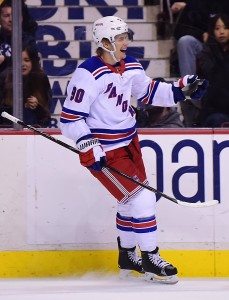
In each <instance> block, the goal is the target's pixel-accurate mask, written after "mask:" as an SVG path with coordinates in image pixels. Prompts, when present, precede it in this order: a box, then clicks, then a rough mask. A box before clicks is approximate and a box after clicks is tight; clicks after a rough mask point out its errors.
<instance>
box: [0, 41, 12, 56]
mask: <svg viewBox="0 0 229 300" xmlns="http://www.w3.org/2000/svg"><path fill="white" fill-rule="evenodd" d="M11 52H12V51H11V46H10V45H9V44H5V43H3V44H1V45H0V55H3V56H4V57H11Z"/></svg>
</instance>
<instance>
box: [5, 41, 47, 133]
mask: <svg viewBox="0 0 229 300" xmlns="http://www.w3.org/2000/svg"><path fill="white" fill-rule="evenodd" d="M22 77H23V103H24V105H23V121H24V122H25V123H26V124H30V125H33V126H37V127H47V126H48V125H49V122H50V117H51V114H50V109H49V108H50V105H51V100H52V95H51V87H50V83H49V79H48V76H47V75H46V74H45V73H44V71H43V70H42V68H41V65H40V58H39V56H38V54H37V52H36V50H34V48H33V47H31V46H27V47H25V48H23V51H22ZM12 84H13V83H12V68H8V69H7V70H5V71H4V72H3V73H2V74H1V77H0V110H1V111H6V112H8V113H9V114H12V109H13V103H12V99H13V90H12V89H13V86H12ZM0 124H2V125H7V124H11V122H8V120H7V119H4V118H0ZM0 126H1V125H0Z"/></svg>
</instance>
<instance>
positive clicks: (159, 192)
mask: <svg viewBox="0 0 229 300" xmlns="http://www.w3.org/2000/svg"><path fill="white" fill-rule="evenodd" d="M1 115H2V117H3V118H6V119H8V120H10V121H12V122H13V123H17V124H20V125H22V126H24V127H26V128H28V129H30V130H32V131H34V132H36V133H38V134H39V135H42V136H43V137H45V138H47V139H49V140H51V141H52V142H54V143H57V144H59V145H61V146H63V147H65V148H67V149H69V150H71V151H73V152H75V153H77V154H79V151H78V150H77V149H76V148H74V147H72V146H70V145H68V144H66V143H64V142H62V141H60V140H58V139H55V138H54V137H53V136H51V135H49V134H47V133H45V132H43V131H41V130H38V129H37V128H35V127H33V126H31V125H27V124H26V123H24V122H23V121H21V120H20V119H18V118H16V117H14V116H12V115H10V114H8V113H7V112H2V114H1ZM104 168H106V169H109V170H111V171H113V172H115V173H116V174H119V175H120V176H122V177H125V178H126V179H129V180H130V181H132V182H134V183H136V184H137V185H140V186H141V187H143V188H145V189H148V190H150V191H151V192H153V193H155V194H157V195H160V196H161V197H164V198H166V199H168V200H170V201H172V202H174V203H176V204H179V205H182V206H188V207H208V206H212V205H215V204H218V203H219V201H218V200H210V201H206V202H200V201H198V202H196V203H189V202H184V201H180V200H178V199H176V198H173V197H170V196H168V195H166V194H164V193H162V192H161V191H158V190H157V189H155V188H153V187H151V186H149V185H146V184H144V183H142V182H139V181H137V180H135V179H134V178H132V177H131V176H129V175H127V174H124V173H122V172H121V171H119V170H117V169H115V168H114V167H111V166H108V165H105V166H104Z"/></svg>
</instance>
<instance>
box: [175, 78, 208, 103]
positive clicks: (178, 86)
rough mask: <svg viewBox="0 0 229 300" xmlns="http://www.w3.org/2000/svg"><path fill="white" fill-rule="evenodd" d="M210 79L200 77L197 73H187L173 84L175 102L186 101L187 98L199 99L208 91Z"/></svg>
mask: <svg viewBox="0 0 229 300" xmlns="http://www.w3.org/2000/svg"><path fill="white" fill-rule="evenodd" d="M207 87H208V81H207V80H206V79H198V76H197V75H186V76H184V77H183V78H180V79H179V80H178V81H175V82H174V83H173V85H172V91H173V96H174V102H175V103H177V102H179V101H184V100H186V99H195V100H199V99H200V98H201V97H202V96H203V95H204V94H205V92H206V91H207Z"/></svg>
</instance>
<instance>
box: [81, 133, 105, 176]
mask: <svg viewBox="0 0 229 300" xmlns="http://www.w3.org/2000/svg"><path fill="white" fill-rule="evenodd" d="M76 148H77V150H79V157H80V163H81V165H82V166H84V167H87V168H89V169H93V170H94V171H101V170H102V168H103V166H104V165H105V164H106V154H105V152H104V150H103V148H102V146H101V144H100V142H99V139H94V138H88V136H85V137H82V138H80V139H79V140H78V141H77V144H76Z"/></svg>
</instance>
